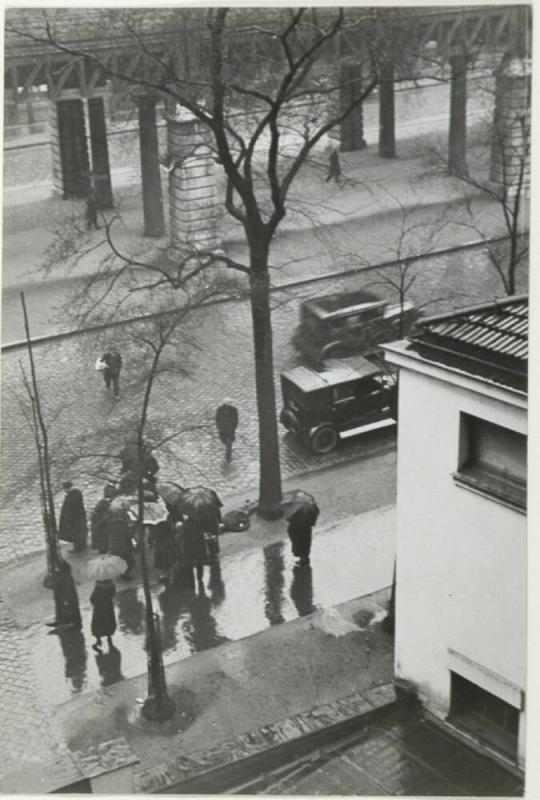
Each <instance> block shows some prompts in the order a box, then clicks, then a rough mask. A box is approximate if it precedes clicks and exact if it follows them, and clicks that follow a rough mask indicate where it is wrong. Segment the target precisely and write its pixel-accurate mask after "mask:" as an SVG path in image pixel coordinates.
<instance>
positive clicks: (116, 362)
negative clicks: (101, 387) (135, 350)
mask: <svg viewBox="0 0 540 800" xmlns="http://www.w3.org/2000/svg"><path fill="white" fill-rule="evenodd" d="M101 360H102V361H103V362H104V363H105V364H106V366H105V369H104V370H103V380H104V381H105V388H106V389H109V387H110V385H111V383H112V387H113V391H114V396H115V399H116V400H118V398H119V397H120V370H121V369H122V356H121V355H120V353H119V352H118V350H116V349H115V348H114V347H112V348H111V349H110V350H108V351H107V352H106V353H103V355H102V356H101Z"/></svg>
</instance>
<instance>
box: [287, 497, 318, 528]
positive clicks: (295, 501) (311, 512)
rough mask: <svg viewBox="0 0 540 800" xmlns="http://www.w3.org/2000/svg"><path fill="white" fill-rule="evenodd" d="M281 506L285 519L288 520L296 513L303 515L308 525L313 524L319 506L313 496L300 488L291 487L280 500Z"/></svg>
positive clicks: (315, 520)
mask: <svg viewBox="0 0 540 800" xmlns="http://www.w3.org/2000/svg"><path fill="white" fill-rule="evenodd" d="M281 508H282V509H283V513H284V515H285V519H287V520H290V519H291V518H292V517H295V516H296V515H297V514H298V515H300V514H301V515H302V516H305V519H306V522H307V523H308V524H309V525H315V523H316V522H317V518H318V516H319V506H318V505H317V503H316V502H315V498H314V497H313V496H312V495H311V494H309V493H308V492H304V491H303V490H302V489H293V490H292V491H290V492H285V494H284V495H283V500H282V502H281Z"/></svg>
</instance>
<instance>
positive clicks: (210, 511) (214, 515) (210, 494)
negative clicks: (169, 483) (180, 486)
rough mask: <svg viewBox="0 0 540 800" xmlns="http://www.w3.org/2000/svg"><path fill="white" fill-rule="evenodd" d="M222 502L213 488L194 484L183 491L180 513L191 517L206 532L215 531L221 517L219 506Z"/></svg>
mask: <svg viewBox="0 0 540 800" xmlns="http://www.w3.org/2000/svg"><path fill="white" fill-rule="evenodd" d="M222 505H223V503H222V502H221V500H220V499H219V497H218V496H217V494H216V493H215V492H214V490H213V489H207V488H206V487H205V486H194V487H192V488H190V489H186V491H185V492H184V501H183V507H182V513H183V514H185V515H186V516H188V517H191V519H192V520H194V522H197V523H199V525H201V527H203V528H205V529H206V530H207V531H208V532H213V530H214V529H216V531H217V525H218V523H219V521H220V518H221V511H220V508H221V507H222Z"/></svg>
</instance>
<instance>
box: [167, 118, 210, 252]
mask: <svg viewBox="0 0 540 800" xmlns="http://www.w3.org/2000/svg"><path fill="white" fill-rule="evenodd" d="M167 141H168V155H169V167H168V168H169V220H170V238H171V245H172V246H173V247H174V246H177V247H179V248H180V249H183V248H184V247H185V246H186V245H188V246H190V247H195V248H197V249H199V250H203V249H209V250H212V249H216V248H218V247H219V246H220V242H219V238H218V221H219V216H220V214H219V203H218V198H217V188H216V176H215V163H214V159H213V156H212V151H211V149H210V147H209V133H208V132H207V131H206V130H205V129H204V126H203V125H202V123H200V122H199V121H198V120H197V119H196V118H195V117H193V116H192V115H191V114H189V112H184V111H183V110H182V111H180V113H177V114H176V115H175V116H169V117H168V119H167Z"/></svg>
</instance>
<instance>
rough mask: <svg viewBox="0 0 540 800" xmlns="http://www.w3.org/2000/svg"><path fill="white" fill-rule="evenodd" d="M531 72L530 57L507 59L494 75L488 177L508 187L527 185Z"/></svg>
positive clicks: (528, 183)
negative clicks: (493, 109) (493, 108)
mask: <svg viewBox="0 0 540 800" xmlns="http://www.w3.org/2000/svg"><path fill="white" fill-rule="evenodd" d="M531 75H532V65H531V60H530V59H526V58H510V59H507V60H506V61H505V62H504V63H503V65H502V67H501V69H500V70H499V71H498V72H497V73H496V76H495V81H496V82H495V111H494V116H493V133H492V140H491V172H490V179H491V180H492V181H493V182H494V183H496V184H498V185H499V186H505V187H506V188H508V189H512V187H514V188H516V189H517V188H525V187H529V185H530V152H529V151H530V129H531V117H530V114H531V111H530V98H531ZM522 172H523V174H522V175H521V173H522Z"/></svg>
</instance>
